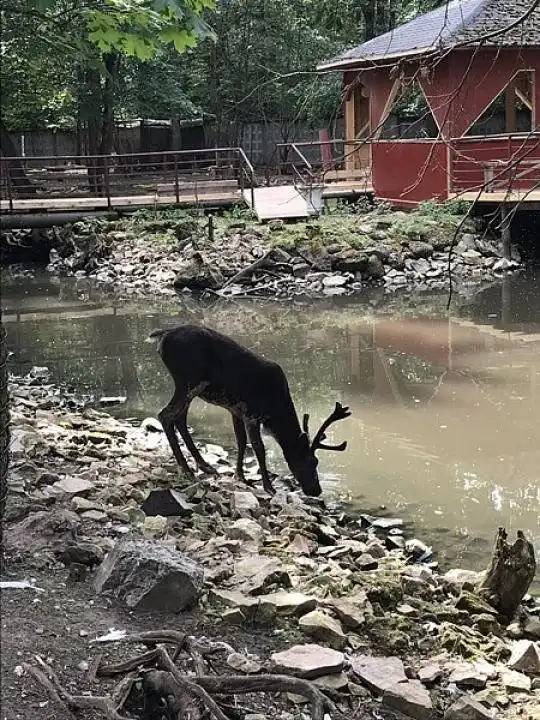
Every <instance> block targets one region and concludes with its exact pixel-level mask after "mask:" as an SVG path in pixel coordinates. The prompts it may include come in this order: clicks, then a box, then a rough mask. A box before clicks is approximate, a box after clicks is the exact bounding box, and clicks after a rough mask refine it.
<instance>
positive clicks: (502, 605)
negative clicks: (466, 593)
mask: <svg viewBox="0 0 540 720" xmlns="http://www.w3.org/2000/svg"><path fill="white" fill-rule="evenodd" d="M507 538H508V534H507V532H506V530H505V528H502V527H501V528H499V530H498V533H497V539H496V541H495V547H494V549H493V555H492V558H491V564H490V567H489V568H488V571H487V574H486V576H485V578H484V580H483V581H482V582H481V584H480V585H479V586H478V588H477V594H478V595H479V596H480V597H482V598H483V599H484V600H487V602H488V603H489V604H490V605H491V606H492V607H494V608H495V609H496V610H497V612H498V613H499V614H500V615H501V616H502V618H504V619H505V620H507V621H508V622H510V621H511V620H512V618H513V617H514V615H515V614H516V612H517V610H518V608H519V606H520V604H521V601H522V600H523V598H524V596H525V595H526V593H527V591H528V589H529V586H530V584H531V582H532V581H533V579H534V575H535V573H536V560H535V557H534V547H533V546H532V544H531V543H530V542H529V541H528V540H527V539H526V538H525V535H524V534H523V532H522V531H521V530H518V532H517V540H516V542H515V543H514V544H513V545H509V544H508V542H507Z"/></svg>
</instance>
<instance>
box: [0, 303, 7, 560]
mask: <svg viewBox="0 0 540 720" xmlns="http://www.w3.org/2000/svg"><path fill="white" fill-rule="evenodd" d="M8 467H9V393H8V372H7V341H6V330H5V328H4V325H3V323H2V309H1V308H0V572H1V571H3V568H4V537H3V533H4V514H5V509H6V497H7V489H8Z"/></svg>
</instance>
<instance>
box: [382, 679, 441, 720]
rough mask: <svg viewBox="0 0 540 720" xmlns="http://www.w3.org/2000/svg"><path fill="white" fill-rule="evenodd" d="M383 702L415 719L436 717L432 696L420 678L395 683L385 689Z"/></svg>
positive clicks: (422, 719)
mask: <svg viewBox="0 0 540 720" xmlns="http://www.w3.org/2000/svg"><path fill="white" fill-rule="evenodd" d="M382 704H383V707H388V708H392V709H393V710H399V711H400V712H402V713H403V714H404V715H406V716H407V717H410V718H414V720H431V719H432V718H433V717H434V712H433V704H432V702H431V696H430V694H429V691H428V690H426V688H425V687H424V686H423V685H422V683H421V682H420V680H409V681H408V682H397V683H394V684H393V685H391V686H390V687H389V688H387V689H386V690H385V691H384V694H383V699H382Z"/></svg>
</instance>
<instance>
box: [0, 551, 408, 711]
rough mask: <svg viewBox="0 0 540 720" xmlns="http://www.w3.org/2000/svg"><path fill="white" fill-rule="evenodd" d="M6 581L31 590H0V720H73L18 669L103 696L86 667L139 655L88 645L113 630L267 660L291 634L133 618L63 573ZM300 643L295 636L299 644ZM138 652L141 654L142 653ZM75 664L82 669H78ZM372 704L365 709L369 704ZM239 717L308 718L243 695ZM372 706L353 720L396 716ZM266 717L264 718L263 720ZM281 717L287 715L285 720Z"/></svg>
mask: <svg viewBox="0 0 540 720" xmlns="http://www.w3.org/2000/svg"><path fill="white" fill-rule="evenodd" d="M3 579H5V580H23V579H29V580H32V581H34V580H35V586H36V588H39V590H34V589H24V590H19V589H5V590H3V591H2V597H1V602H2V605H1V612H2V634H1V658H2V667H1V720H68V718H69V720H73V716H70V715H69V714H66V713H65V711H64V710H63V709H62V708H61V707H59V706H58V705H57V704H56V703H54V702H53V701H51V700H50V699H49V697H48V696H47V693H46V692H45V690H44V689H43V688H41V687H40V686H38V685H37V684H36V682H35V681H34V680H33V679H32V678H31V677H28V676H27V675H26V674H21V670H22V667H21V666H22V664H23V663H33V662H34V661H35V656H36V655H39V656H40V657H42V658H43V659H44V660H46V662H48V663H49V664H50V665H51V666H52V668H53V669H54V671H55V672H56V673H57V675H58V677H59V679H60V681H61V682H62V683H63V685H64V687H66V689H67V690H68V691H70V692H72V693H74V694H83V693H85V692H92V693H93V694H98V695H99V694H105V692H104V691H106V690H107V687H108V686H107V685H106V684H105V682H104V681H103V680H99V681H97V682H98V683H99V684H96V683H94V684H91V683H90V682H89V679H88V673H87V671H86V668H87V667H88V665H91V664H92V661H93V660H94V659H95V657H96V656H97V655H98V654H99V653H101V654H102V655H103V658H104V660H105V661H107V660H109V661H115V662H116V661H120V660H125V659H127V658H128V657H130V656H133V655H136V654H137V653H138V652H139V648H138V647H133V646H122V645H121V646H116V645H113V646H111V645H107V646H105V647H104V646H98V647H96V646H95V645H94V646H92V645H90V641H91V640H92V639H94V638H95V637H98V636H99V635H102V634H105V633H107V632H108V631H110V630H111V629H113V628H114V629H117V630H126V631H128V632H130V633H135V632H142V631H147V630H159V629H165V628H166V629H169V630H179V631H182V632H187V633H188V634H193V635H195V636H196V637H207V638H214V639H219V640H226V641H227V642H229V643H230V644H231V645H233V646H234V647H235V649H236V650H237V651H238V652H246V651H248V652H251V653H254V654H257V655H258V656H259V657H260V658H261V659H266V658H268V657H269V656H270V654H271V653H272V652H274V651H275V650H276V649H277V650H279V649H282V648H283V647H285V646H286V645H288V644H290V642H291V635H290V634H288V635H287V637H286V638H281V639H280V638H279V635H275V634H273V631H272V630H264V629H257V628H250V629H249V632H244V631H242V630H237V629H236V628H234V629H229V628H227V629H226V637H224V636H223V633H224V626H223V625H222V624H220V623H216V622H213V621H212V620H211V619H210V620H209V619H207V618H204V616H201V614H200V613H198V612H197V611H194V612H191V613H182V614H181V615H168V616H167V615H163V614H160V616H159V617H155V616H152V615H149V614H143V613H136V614H135V613H132V612H129V611H127V610H126V609H123V608H122V607H120V606H118V605H116V604H112V603H111V602H109V601H108V600H106V599H104V598H102V597H99V596H97V595H96V594H95V593H94V592H93V590H92V587H91V585H90V583H89V582H88V581H84V582H74V581H72V580H70V579H69V577H68V572H67V570H65V569H64V568H58V569H56V568H55V569H42V570H41V569H38V570H36V569H35V568H31V567H24V566H22V565H17V566H14V567H12V568H11V569H9V570H8V573H7V574H6V575H5V576H4V577H3ZM298 639H300V638H298ZM141 649H142V648H141ZM81 663H88V665H84V666H81V667H79V666H80V664H81ZM369 704H370V705H371V703H369ZM239 706H240V707H239V710H240V713H239V714H238V715H237V716H236V717H238V718H242V717H244V716H245V714H247V713H248V712H261V713H264V716H265V717H273V718H276V717H278V718H279V717H280V716H282V713H284V712H285V713H290V714H289V715H288V717H289V719H290V720H293V718H294V720H301V719H305V718H307V717H309V714H307V715H306V714H305V713H306V711H307V710H306V707H305V706H304V707H302V706H298V707H295V706H294V705H292V704H291V703H290V702H287V701H284V700H283V699H281V700H280V699H279V698H278V697H277V696H276V697H272V696H262V695H259V696H243V697H241V698H240V701H239ZM373 711H374V708H373V706H372V707H371V708H368V707H367V706H366V707H365V708H364V709H361V708H359V709H358V710H355V711H354V712H352V714H351V720H367V719H368V718H377V717H378V718H380V720H391V718H392V719H393V718H394V715H393V714H392V715H391V716H390V715H388V714H387V713H386V712H385V714H384V716H383V715H380V714H373ZM268 713H270V714H268ZM77 717H81V718H84V719H85V720H98V718H100V719H101V718H103V715H101V714H100V713H95V712H84V713H80V714H78V715H77ZM285 717H287V715H285Z"/></svg>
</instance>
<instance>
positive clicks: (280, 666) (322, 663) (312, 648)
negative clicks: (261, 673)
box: [270, 644, 345, 679]
mask: <svg viewBox="0 0 540 720" xmlns="http://www.w3.org/2000/svg"><path fill="white" fill-rule="evenodd" d="M270 660H271V662H272V665H273V666H274V669H275V671H276V672H284V673H288V674H290V675H295V676H296V677H302V678H311V679H313V678H318V677H323V676H324V675H330V674H332V673H339V672H341V670H342V668H343V664H344V662H345V657H344V655H343V653H341V652H338V651H337V650H331V649H330V648H325V647H321V646H320V645H315V644H306V645H294V646H293V647H291V648H289V649H288V650H283V651H282V652H278V653H274V654H273V655H272V656H271V657H270Z"/></svg>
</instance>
